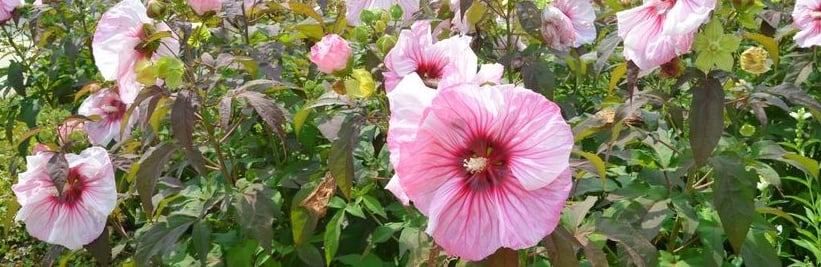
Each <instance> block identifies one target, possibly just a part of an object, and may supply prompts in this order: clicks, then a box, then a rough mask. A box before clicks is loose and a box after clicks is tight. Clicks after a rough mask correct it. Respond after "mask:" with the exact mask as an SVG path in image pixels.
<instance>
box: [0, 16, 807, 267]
mask: <svg viewBox="0 0 821 267" xmlns="http://www.w3.org/2000/svg"><path fill="white" fill-rule="evenodd" d="M55 2H59V3H47V4H46V5H40V6H34V5H26V6H25V7H24V8H22V9H19V10H18V13H19V14H18V15H19V16H18V18H16V19H14V20H12V21H9V22H7V23H6V24H5V25H3V26H2V27H0V29H2V31H1V32H0V43H2V50H1V51H2V53H3V54H4V56H5V57H4V59H6V60H8V64H7V65H6V66H4V67H3V68H2V69H0V76H1V77H4V80H5V81H4V82H3V86H2V88H0V94H2V95H3V98H2V100H0V110H3V111H4V112H2V113H0V124H2V129H3V130H2V133H0V146H2V148H0V162H3V164H0V228H2V233H3V236H4V237H5V238H3V239H2V240H0V255H2V256H0V265H22V266H37V265H46V264H60V265H63V264H76V265H86V264H92V263H95V262H97V263H99V262H101V261H102V262H104V261H108V260H110V261H111V262H112V264H114V265H128V266H131V265H147V264H150V263H152V262H153V263H155V264H161V265H172V266H188V265H200V264H202V265H207V266H224V265H227V266H250V265H253V266H301V265H309V266H321V265H334V266H418V265H428V266H430V265H436V266H440V265H449V266H454V265H457V266H461V265H464V264H467V263H465V262H459V261H458V259H456V258H453V257H449V256H447V255H446V254H445V253H444V252H443V251H441V249H439V248H437V246H436V245H435V244H433V243H432V242H431V239H430V238H429V237H428V236H427V235H426V234H425V233H424V229H425V225H426V219H425V218H424V216H422V215H421V214H420V213H419V212H418V211H416V210H415V209H414V208H412V207H404V206H402V205H401V204H400V203H399V202H398V201H396V200H395V198H394V197H393V196H392V195H391V194H390V193H389V192H388V191H386V190H384V189H383V187H384V186H385V184H386V182H387V179H388V178H389V177H391V175H392V174H393V170H392V168H391V166H390V164H389V161H388V153H387V149H386V146H385V138H386V130H387V126H388V125H387V120H388V116H389V113H388V112H389V111H388V109H387V108H386V107H387V100H386V98H385V93H384V89H383V87H381V86H380V85H379V84H380V81H381V79H380V76H381V70H383V66H382V65H380V64H381V62H382V58H383V57H384V55H385V53H386V52H387V51H388V49H389V48H390V46H391V45H392V43H391V40H392V38H395V37H396V36H397V35H398V32H399V30H401V29H402V28H403V27H405V28H406V27H407V26H409V23H403V22H402V21H397V20H395V19H393V17H392V16H390V15H389V14H388V13H384V14H382V13H376V14H375V16H376V18H374V20H375V21H377V23H373V24H368V25H363V26H358V27H353V26H347V25H346V22H345V20H344V16H339V14H344V4H343V3H341V2H338V1H317V2H313V1H312V2H300V1H291V2H288V3H286V2H282V1H264V2H262V3H260V4H258V5H257V6H256V7H255V8H254V9H253V10H252V11H251V12H250V13H246V12H243V10H242V8H241V6H239V5H238V4H236V3H229V2H236V1H227V2H226V3H225V4H224V6H223V10H222V11H221V12H220V13H219V15H218V16H210V17H205V18H203V17H199V16H197V15H195V14H194V13H193V12H192V11H191V10H190V8H189V7H188V6H187V4H186V3H185V2H184V1H181V0H172V1H170V2H168V7H167V8H168V15H167V16H165V17H164V20H165V21H166V22H167V23H168V24H169V25H170V26H171V27H172V29H174V30H175V31H177V32H178V33H181V36H183V39H182V41H181V43H183V50H182V53H181V55H182V56H181V57H180V60H181V62H182V63H183V64H182V65H181V66H177V67H176V68H171V69H172V70H173V71H177V72H179V73H180V77H178V78H179V79H180V81H179V84H178V86H175V87H170V86H164V87H161V88H155V89H152V91H151V92H150V93H145V94H143V99H142V100H143V101H142V102H143V103H142V104H143V106H145V107H146V109H145V110H146V112H147V115H144V117H143V120H142V121H141V122H140V123H139V124H138V125H139V126H138V127H136V129H135V132H134V134H133V137H132V138H131V139H129V140H127V141H124V142H121V143H119V144H117V145H115V146H111V147H109V151H110V152H111V155H112V159H113V160H114V162H115V166H116V167H117V169H118V170H117V186H118V192H119V200H118V201H119V203H118V206H117V208H116V209H115V211H114V213H113V214H112V215H111V216H110V217H109V221H108V227H107V231H106V233H104V234H108V242H107V243H108V244H105V245H104V246H101V247H89V248H87V249H83V250H77V251H66V250H63V249H61V248H60V247H57V246H52V245H49V244H46V243H43V242H40V241H37V240H35V239H33V238H32V237H30V236H29V235H28V234H27V233H26V232H25V228H24V226H22V225H21V223H19V222H15V221H13V217H14V214H15V213H16V210H17V209H18V205H17V203H16V200H15V197H14V195H13V193H12V191H11V189H10V187H11V185H12V184H14V183H15V182H16V179H17V174H18V173H20V172H22V171H24V170H23V168H24V166H25V159H24V157H25V156H26V155H29V154H30V151H31V147H32V146H33V145H34V144H37V143H45V144H49V145H51V146H52V147H57V146H58V143H59V138H58V135H57V126H58V125H60V124H62V123H63V122H64V121H65V120H66V119H67V118H69V117H70V116H72V114H76V109H77V107H78V106H79V103H80V102H81V101H82V99H83V98H84V97H85V96H86V95H87V94H88V93H89V91H90V90H91V89H93V88H99V87H102V86H108V85H112V84H111V83H110V82H103V79H102V78H101V76H100V75H99V74H98V71H97V69H96V67H95V65H94V61H93V58H92V54H91V37H92V34H93V32H94V28H95V25H96V23H97V20H98V19H99V17H100V16H101V14H102V12H104V11H105V10H106V9H107V8H109V7H110V6H112V5H113V4H114V2H113V1H92V0H84V1H77V0H74V1H55ZM152 2H153V1H152ZM424 2H426V3H423V5H421V6H422V7H423V10H422V11H421V12H420V14H419V15H417V16H418V18H419V19H434V20H436V21H440V20H442V19H449V18H450V17H451V16H453V14H452V12H451V11H450V10H449V9H448V8H445V7H440V5H443V3H438V4H433V5H429V4H428V3H427V1H424ZM546 4H547V3H545V2H541V1H536V2H528V1H496V0H486V1H485V0H482V1H479V0H474V1H462V6H463V7H465V8H466V9H465V10H466V14H467V19H468V20H469V21H470V22H471V23H475V24H476V32H475V34H474V35H473V38H474V39H473V43H472V46H473V49H474V51H475V52H476V53H477V54H478V55H479V58H480V60H481V61H483V62H499V63H502V64H503V65H505V76H504V77H505V80H506V81H507V82H510V83H517V84H522V85H524V86H525V87H527V88H530V89H533V90H535V91H537V92H539V93H542V94H544V95H546V96H547V97H548V98H550V99H552V100H553V101H555V102H556V103H558V104H559V105H560V106H561V107H562V109H563V114H564V116H565V118H566V119H567V120H568V121H569V123H570V124H571V125H572V127H573V132H574V135H575V138H576V148H575V150H574V153H573V157H572V158H571V165H572V166H573V170H574V175H573V177H574V189H573V190H572V192H571V197H570V199H569V201H568V203H567V206H566V207H565V210H564V212H563V215H562V221H561V224H560V227H559V228H558V229H557V230H556V231H555V232H554V233H553V234H551V235H550V236H548V237H547V238H545V240H544V241H543V242H542V243H541V244H540V245H539V246H537V247H533V248H530V249H526V250H522V251H519V252H518V258H519V261H520V263H521V264H522V265H526V266H577V265H581V266H607V265H613V266H627V265H636V266H742V265H745V266H778V265H790V266H816V265H818V264H821V183H819V178H818V176H819V164H818V159H819V153H821V152H820V151H819V150H821V141H819V139H818V137H819V136H821V132H819V130H821V127H819V122H821V113H819V112H821V105H819V104H818V102H817V101H816V100H815V99H818V97H819V96H820V95H819V94H821V93H819V90H818V88H819V84H821V73H819V71H817V70H818V64H816V62H817V60H816V58H817V56H818V55H819V52H818V51H816V50H817V49H816V48H815V47H814V48H809V49H802V48H798V47H796V45H795V44H794V43H793V41H792V34H793V33H794V32H795V30H794V29H793V27H792V26H791V18H790V16H789V14H790V12H791V10H792V7H793V6H794V2H793V1H790V0H786V1H761V0H739V1H720V2H719V3H718V7H717V8H716V9H715V11H714V12H713V18H712V20H716V21H718V22H720V26H719V27H720V28H722V29H721V30H722V31H723V32H724V33H725V34H730V35H732V36H734V37H736V38H738V39H739V40H740V46H739V48H738V49H737V50H732V51H727V53H730V54H731V55H732V58H733V61H734V62H731V63H732V64H731V65H732V67H731V68H730V69H725V70H720V69H715V70H712V71H711V70H710V69H709V68H708V69H706V70H704V68H698V66H696V65H697V64H696V63H695V62H696V59H697V58H698V57H702V56H709V55H710V54H709V52H705V51H703V50H701V51H700V50H699V48H698V47H694V49H695V51H693V52H691V53H689V54H687V55H684V56H681V57H680V61H678V62H677V63H676V64H677V66H674V68H673V69H674V71H668V69H663V70H661V71H656V72H653V73H651V74H649V75H646V76H643V77H640V78H639V77H638V71H637V69H635V67H634V66H633V65H629V64H628V63H627V62H625V60H624V58H623V57H622V55H621V50H622V46H621V44H620V43H621V39H620V38H619V37H618V36H617V35H616V25H615V24H616V22H615V17H614V14H615V12H617V11H620V10H624V9H627V8H630V7H633V6H636V5H638V4H640V3H638V2H631V1H615V0H612V1H611V0H605V1H597V2H596V3H595V7H596V10H597V11H596V14H597V20H596V27H597V31H598V37H597V39H596V41H595V42H594V44H593V45H587V46H583V47H580V48H577V49H571V50H569V51H556V50H551V49H548V48H546V47H545V46H544V45H543V44H542V42H541V41H540V40H539V38H540V37H538V36H539V35H538V34H537V33H535V32H533V29H535V28H538V27H532V26H533V25H538V24H534V23H539V22H538V18H539V16H540V13H539V12H540V11H539V9H538V8H539V7H543V6H544V5H546ZM437 7H440V8H437ZM320 14H324V15H320ZM704 27H705V26H702V31H701V32H700V33H699V34H698V35H702V34H706V33H705V31H704V30H703V28H704ZM326 33H339V34H341V35H342V36H344V37H345V38H346V39H348V40H349V41H350V42H351V44H352V46H353V47H354V53H355V55H354V62H355V63H354V64H355V67H356V68H363V69H366V70H369V71H370V72H371V74H372V75H373V76H374V80H376V81H377V85H378V86H377V88H376V91H375V93H374V94H373V95H371V96H367V97H359V98H357V97H348V96H345V95H344V92H342V91H338V90H337V91H335V90H334V89H338V88H335V86H334V84H335V83H336V82H337V80H335V78H333V77H331V76H329V75H324V74H322V73H320V72H318V71H317V70H316V67H315V66H312V64H311V63H310V61H308V51H309V49H310V46H311V45H312V44H313V43H314V42H316V41H318V40H319V38H321V37H322V36H323V35H324V34H326ZM697 38H698V37H697ZM702 38H704V37H702ZM517 39H520V40H522V41H523V42H524V44H525V45H526V49H523V50H518V49H516V48H515V47H514V46H512V45H511V46H508V45H505V44H511V43H514V42H513V41H515V40H517ZM754 46H755V47H762V48H764V49H765V50H766V51H767V52H768V53H769V59H770V60H772V62H773V63H774V64H773V65H772V69H771V70H769V71H768V72H765V73H763V74H760V75H755V74H751V73H748V72H745V71H743V70H742V69H741V68H740V65H739V63H738V60H739V58H740V54H741V53H742V52H743V51H744V50H745V49H747V48H748V47H754ZM720 64H725V65H726V64H730V63H727V62H723V63H720ZM634 88H635V90H634ZM144 91H145V90H144ZM138 102H140V101H138ZM71 140H73V141H72V142H73V145H72V146H71V147H72V148H71V149H72V151H79V150H82V149H83V148H84V147H87V146H88V144H87V141H86V140H85V136H84V135H83V134H82V133H74V134H72V137H71ZM84 142H85V143H84ZM325 177H332V178H333V179H328V178H325ZM323 192H324V193H328V192H330V195H327V194H326V195H325V196H329V201H328V202H327V204H324V203H323V202H322V201H320V200H321V199H322V197H323V194H322V193H323ZM318 199H319V200H318ZM95 256H96V258H95ZM109 257H110V259H108V258H109Z"/></svg>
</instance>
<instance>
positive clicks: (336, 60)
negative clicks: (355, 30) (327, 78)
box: [310, 34, 353, 74]
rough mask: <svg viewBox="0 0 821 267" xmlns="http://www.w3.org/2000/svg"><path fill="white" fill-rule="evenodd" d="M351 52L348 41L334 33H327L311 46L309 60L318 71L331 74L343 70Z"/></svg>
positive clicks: (346, 65)
mask: <svg viewBox="0 0 821 267" xmlns="http://www.w3.org/2000/svg"><path fill="white" fill-rule="evenodd" d="M351 55H353V52H352V51H351V46H350V45H349V44H348V41H345V39H342V37H341V36H339V35H336V34H328V35H325V36H324V37H322V40H320V41H319V42H317V43H316V44H314V46H312V47H311V57H310V59H311V62H313V63H314V64H316V67H317V68H318V69H319V71H321V72H324V73H328V74H333V73H334V72H337V71H342V70H345V68H347V67H348V61H349V60H350V59H351Z"/></svg>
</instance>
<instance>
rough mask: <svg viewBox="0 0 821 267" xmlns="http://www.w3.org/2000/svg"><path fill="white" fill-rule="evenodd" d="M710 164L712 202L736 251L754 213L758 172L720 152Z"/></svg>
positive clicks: (739, 249) (735, 157)
mask: <svg viewBox="0 0 821 267" xmlns="http://www.w3.org/2000/svg"><path fill="white" fill-rule="evenodd" d="M710 165H711V166H713V168H715V170H716V172H715V173H716V174H715V176H714V177H715V179H716V181H715V183H714V184H713V204H714V205H715V207H716V211H718V217H719V218H721V225H722V228H724V233H726V234H727V239H728V240H729V241H730V245H731V246H732V247H733V250H735V252H736V254H738V253H740V252H741V245H742V244H743V243H744V239H746V237H747V231H748V230H749V229H750V225H751V224H752V222H753V217H754V216H755V200H754V198H755V182H756V181H758V175H756V174H755V173H753V172H751V171H748V170H747V169H746V168H745V166H744V163H743V162H742V159H741V158H739V157H738V156H737V155H732V156H731V155H724V154H722V155H721V156H717V157H715V158H713V159H712V160H711V161H710ZM753 179H755V181H754V180H753Z"/></svg>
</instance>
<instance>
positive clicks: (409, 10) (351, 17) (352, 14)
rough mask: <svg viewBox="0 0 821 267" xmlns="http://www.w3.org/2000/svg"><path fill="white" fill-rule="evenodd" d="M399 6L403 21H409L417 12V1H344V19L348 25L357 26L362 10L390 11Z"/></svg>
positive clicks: (359, 22)
mask: <svg viewBox="0 0 821 267" xmlns="http://www.w3.org/2000/svg"><path fill="white" fill-rule="evenodd" d="M395 4H399V6H401V7H402V14H403V19H404V20H405V21H408V20H410V18H411V16H413V13H416V12H417V11H419V0H345V7H346V8H347V9H346V11H345V18H346V19H347V20H348V24H349V25H353V26H359V24H361V23H362V21H360V20H359V14H361V13H362V10H366V9H367V10H385V11H388V10H390V8H391V6H393V5H395Z"/></svg>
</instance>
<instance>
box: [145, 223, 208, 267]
mask: <svg viewBox="0 0 821 267" xmlns="http://www.w3.org/2000/svg"><path fill="white" fill-rule="evenodd" d="M196 220H197V218H194V217H190V216H179V215H176V216H171V217H169V218H168V221H165V222H158V223H156V224H154V225H153V226H151V228H150V229H148V231H147V232H145V233H144V234H143V235H142V236H140V237H139V238H138V239H137V240H138V243H137V251H136V253H135V254H134V261H136V262H137V266H151V265H153V264H151V258H152V257H154V256H155V255H164V254H166V253H168V252H171V251H172V250H174V249H175V248H176V247H177V245H178V244H177V240H179V239H180V237H181V236H182V235H183V234H184V233H185V232H187V231H188V228H189V227H191V225H192V224H193V223H194V222H195V221H196Z"/></svg>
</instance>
